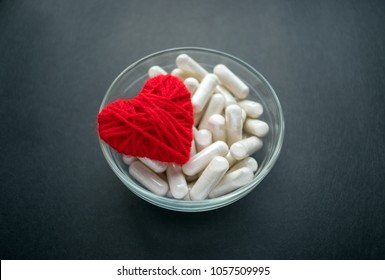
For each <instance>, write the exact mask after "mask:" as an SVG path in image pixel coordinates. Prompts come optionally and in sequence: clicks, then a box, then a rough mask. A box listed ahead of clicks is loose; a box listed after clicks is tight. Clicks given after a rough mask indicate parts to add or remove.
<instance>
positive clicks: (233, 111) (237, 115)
mask: <svg viewBox="0 0 385 280" xmlns="http://www.w3.org/2000/svg"><path fill="white" fill-rule="evenodd" d="M225 118H226V132H227V143H228V145H229V146H231V145H232V144H233V143H235V142H237V141H239V140H241V139H242V127H243V123H242V109H241V107H239V106H238V105H236V104H232V105H229V106H227V108H226V110H225Z"/></svg>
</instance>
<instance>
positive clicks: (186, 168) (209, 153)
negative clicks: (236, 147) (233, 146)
mask: <svg viewBox="0 0 385 280" xmlns="http://www.w3.org/2000/svg"><path fill="white" fill-rule="evenodd" d="M228 151H229V147H228V146H227V144H226V143H225V142H223V141H217V142H215V143H213V144H211V145H210V146H208V147H206V148H204V149H203V150H202V151H200V152H199V153H197V154H196V155H195V156H193V157H191V158H190V160H189V161H188V162H187V163H185V164H184V165H183V166H182V170H183V172H184V174H186V175H189V176H193V175H195V174H198V173H199V172H200V171H202V170H203V169H205V167H206V166H207V164H208V163H209V162H210V160H211V159H212V158H213V157H215V156H224V155H226V154H227V153H228Z"/></svg>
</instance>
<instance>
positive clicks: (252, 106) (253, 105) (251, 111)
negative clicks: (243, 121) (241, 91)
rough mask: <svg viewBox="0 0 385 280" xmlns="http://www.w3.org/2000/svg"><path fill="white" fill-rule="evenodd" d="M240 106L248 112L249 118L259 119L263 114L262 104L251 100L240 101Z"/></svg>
mask: <svg viewBox="0 0 385 280" xmlns="http://www.w3.org/2000/svg"><path fill="white" fill-rule="evenodd" d="M238 105H239V106H240V107H241V108H242V109H243V110H245V111H246V114H247V116H248V117H249V118H252V119H256V118H259V117H260V116H261V115H262V113H263V107H262V105H261V104H260V103H258V102H254V101H251V100H241V101H238Z"/></svg>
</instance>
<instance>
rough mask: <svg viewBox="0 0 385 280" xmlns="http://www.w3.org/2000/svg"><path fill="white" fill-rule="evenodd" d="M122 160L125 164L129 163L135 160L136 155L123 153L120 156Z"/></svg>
mask: <svg viewBox="0 0 385 280" xmlns="http://www.w3.org/2000/svg"><path fill="white" fill-rule="evenodd" d="M122 159H123V162H124V163H125V164H127V165H130V164H131V163H133V162H134V161H135V160H136V157H133V156H128V155H123V156H122Z"/></svg>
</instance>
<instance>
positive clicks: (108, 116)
mask: <svg viewBox="0 0 385 280" xmlns="http://www.w3.org/2000/svg"><path fill="white" fill-rule="evenodd" d="M193 124H194V117H193V107H192V104H191V94H190V92H189V91H188V89H187V88H186V86H185V85H184V83H183V82H182V81H181V80H179V79H178V78H176V77H174V76H171V75H158V76H155V77H153V78H151V79H148V80H147V82H146V83H145V85H144V86H143V88H142V90H141V92H140V93H139V94H138V95H137V96H136V97H135V98H133V99H119V100H116V101H114V102H112V103H111V104H109V105H107V106H106V107H104V108H103V110H102V111H101V112H100V113H99V115H98V131H99V136H100V138H101V139H103V140H104V141H105V142H106V143H107V144H109V145H110V146H111V147H112V148H113V149H115V150H117V151H118V152H119V153H122V154H126V155H131V156H135V157H147V158H150V159H154V160H159V161H163V162H175V163H177V164H184V163H186V162H187V161H188V160H189V157H190V149H191V142H192V139H193V135H192V126H193Z"/></svg>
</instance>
